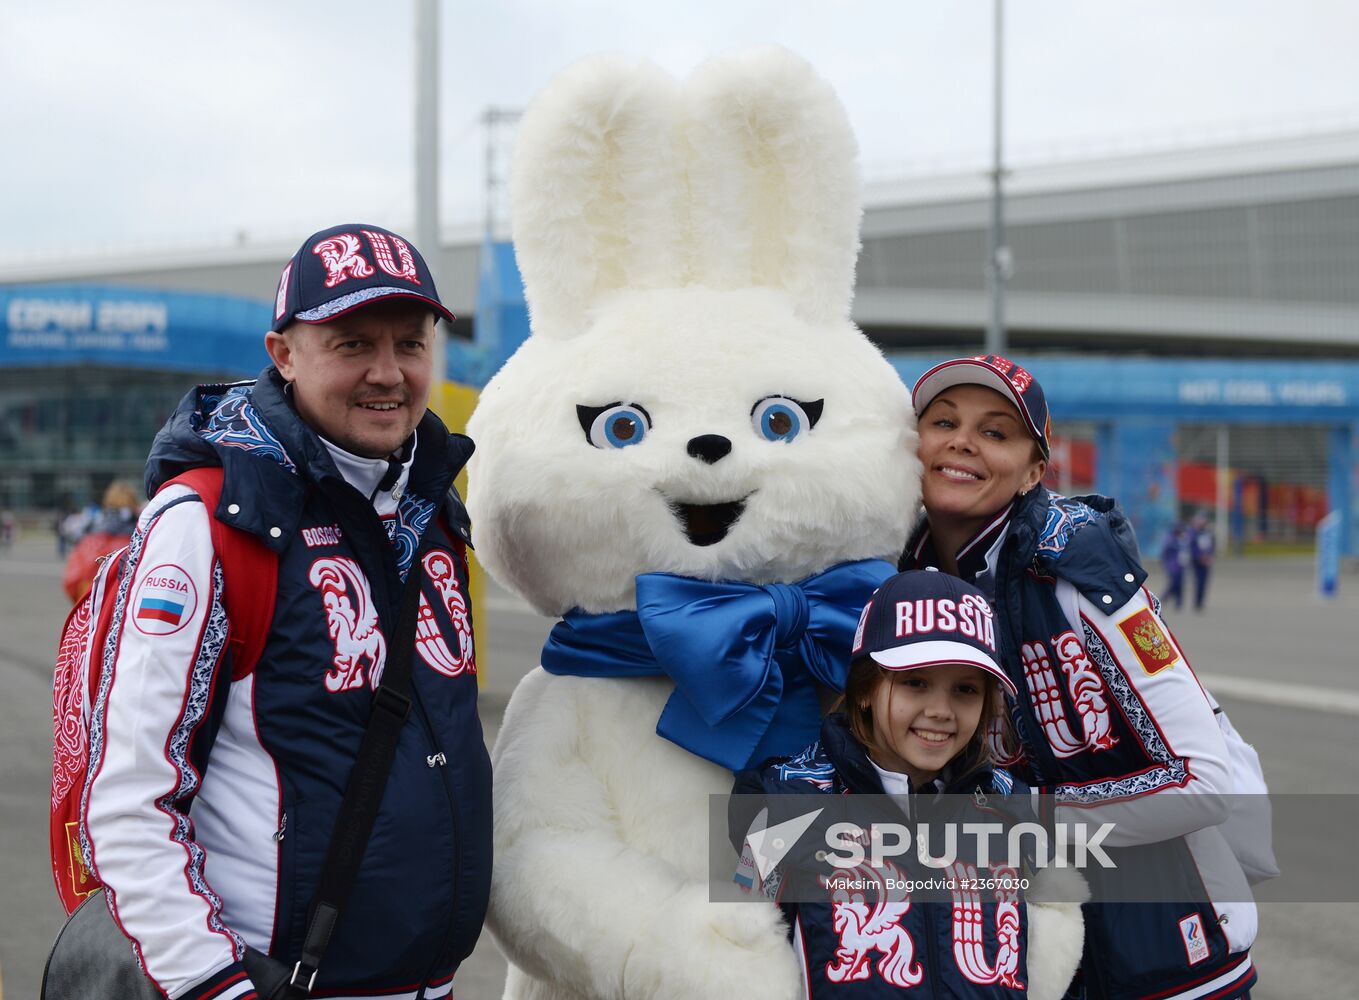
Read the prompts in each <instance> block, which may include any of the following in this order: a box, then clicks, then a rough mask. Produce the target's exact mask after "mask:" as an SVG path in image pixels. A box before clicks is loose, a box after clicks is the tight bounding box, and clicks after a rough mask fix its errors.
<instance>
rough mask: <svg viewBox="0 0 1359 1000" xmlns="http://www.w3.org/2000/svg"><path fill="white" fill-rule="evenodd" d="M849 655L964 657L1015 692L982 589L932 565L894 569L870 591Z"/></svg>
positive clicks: (882, 659)
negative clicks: (998, 652) (1001, 660)
mask: <svg viewBox="0 0 1359 1000" xmlns="http://www.w3.org/2000/svg"><path fill="white" fill-rule="evenodd" d="M851 655H852V657H853V658H854V659H858V658H859V657H861V656H867V657H869V658H870V659H872V660H873V662H875V663H877V664H878V665H879V666H882V667H886V668H887V669H888V670H914V669H915V668H917V667H933V666H939V665H941V664H945V663H966V664H968V665H970V666H974V667H980V668H981V669H982V670H984V671H986V672H987V673H988V674H990V675H991V676H992V677H994V678H995V679H996V680H998V681H999V682H1000V683H1001V684H1002V685H1004V687H1005V690H1006V691H1008V692H1009V693H1010V694H1011V695H1014V694H1017V693H1018V692H1017V690H1016V688H1015V685H1014V682H1013V681H1011V680H1010V678H1009V677H1007V676H1006V674H1005V671H1004V670H1003V669H1002V668H1001V666H1000V663H999V661H998V659H997V656H996V624H995V612H993V611H992V610H991V604H990V602H988V601H987V600H986V595H985V594H983V593H982V592H981V591H980V590H978V589H977V588H976V587H974V586H972V585H971V584H970V583H964V582H963V581H962V580H959V579H958V578H957V577H956V576H949V575H948V574H947V573H940V572H937V571H935V570H923V569H913V570H909V571H907V572H905V573H898V574H897V575H896V576H894V577H890V578H889V579H887V580H886V581H884V582H883V584H882V586H880V587H879V588H878V589H877V590H876V591H874V592H873V596H872V598H870V599H869V602H868V604H866V605H865V606H864V610H863V613H862V614H861V615H860V616H859V627H858V629H857V630H856V631H855V633H854V648H853V649H852V650H851Z"/></svg>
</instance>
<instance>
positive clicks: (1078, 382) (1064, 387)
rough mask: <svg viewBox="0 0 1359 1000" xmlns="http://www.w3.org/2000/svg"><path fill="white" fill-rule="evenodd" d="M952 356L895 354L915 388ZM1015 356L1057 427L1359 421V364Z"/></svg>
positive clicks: (896, 363)
mask: <svg viewBox="0 0 1359 1000" xmlns="http://www.w3.org/2000/svg"><path fill="white" fill-rule="evenodd" d="M948 357H949V355H930V356H921V355H907V354H890V355H888V359H889V360H890V361H891V362H892V364H893V365H894V366H895V367H896V369H897V371H898V372H899V373H900V374H901V377H902V379H903V380H905V382H906V384H907V385H914V384H915V380H916V379H917V378H919V377H920V376H921V375H923V374H924V373H925V372H926V371H927V370H928V369H930V368H931V367H933V366H934V365H936V364H938V363H939V362H940V361H945V360H947V359H948ZM1010 357H1011V358H1012V359H1013V360H1014V361H1016V362H1017V363H1019V364H1021V365H1023V366H1024V367H1025V368H1027V369H1029V371H1031V372H1033V374H1034V376H1035V377H1036V378H1037V379H1038V381H1039V382H1041V383H1042V384H1043V392H1044V394H1045V395H1046V396H1047V400H1048V406H1049V407H1050V408H1051V410H1052V416H1053V419H1055V420H1096V421H1097V420H1107V419H1111V418H1113V417H1124V416H1144V417H1157V418H1161V419H1169V420H1174V421H1176V422H1179V423H1216V422H1219V421H1228V422H1241V423H1272V422H1275V421H1288V422H1291V423H1326V424H1331V423H1342V422H1349V421H1353V420H1355V419H1356V418H1359V361H1338V360H1336V361H1230V360H1190V359H1184V358H1164V359H1157V358H1109V357H1079V356H1072V355H1065V356H1043V355H1039V356H1031V355H1025V354H1024V353H1022V352H1015V353H1013V354H1011V355H1010Z"/></svg>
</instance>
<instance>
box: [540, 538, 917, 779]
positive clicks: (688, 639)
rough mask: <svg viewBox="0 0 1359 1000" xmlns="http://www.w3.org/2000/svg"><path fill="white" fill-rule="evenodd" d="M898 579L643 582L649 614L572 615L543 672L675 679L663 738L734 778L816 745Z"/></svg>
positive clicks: (882, 567)
mask: <svg viewBox="0 0 1359 1000" xmlns="http://www.w3.org/2000/svg"><path fill="white" fill-rule="evenodd" d="M895 572H896V569H895V567H893V566H892V565H891V564H890V563H888V562H884V561H883V560H881V559H864V560H860V561H858V562H850V563H841V564H840V565H838V566H832V567H831V568H830V569H828V570H825V571H824V572H821V573H817V574H815V575H814V576H809V577H807V578H806V579H805V580H800V581H798V582H797V583H794V584H780V583H771V584H765V585H763V586H761V585H759V584H752V583H739V582H730V581H722V582H717V583H712V582H709V581H706V580H695V579H692V578H690V577H684V576H675V575H673V574H670V573H644V574H642V575H641V576H639V577H637V610H636V611H614V612H609V613H606V614H586V613H585V612H583V611H571V612H568V613H567V615H566V616H565V617H564V618H563V619H562V620H561V621H559V622H558V623H557V624H556V626H554V627H553V629H552V632H551V634H550V635H549V636H548V639H547V644H546V645H545V646H544V647H543V660H542V663H543V669H544V670H546V671H547V672H548V673H552V674H570V675H574V676H578V677H653V676H660V675H663V674H664V675H668V676H669V677H671V678H673V679H674V681H675V693H674V694H672V695H671V696H670V700H669V701H667V702H666V705H665V710H664V711H663V712H662V713H661V717H660V720H659V721H658V722H657V723H656V732H657V733H659V734H660V735H661V736H663V737H665V738H666V739H668V740H670V741H671V742H673V743H677V744H679V745H680V746H682V747H684V748H685V749H686V750H689V751H691V752H693V753H696V754H698V755H699V756H700V757H705V758H707V759H708V760H711V761H713V762H714V763H717V764H721V765H722V766H723V767H726V768H729V769H731V770H733V771H735V770H740V769H742V768H745V767H749V766H752V765H753V764H757V763H759V762H760V761H761V760H764V759H765V758H766V757H772V756H775V755H786V754H793V753H797V752H798V751H799V750H802V749H803V748H804V747H806V746H808V745H809V744H811V743H812V742H813V741H815V739H816V737H817V733H818V732H819V729H820V721H821V707H820V704H819V701H818V696H817V683H818V682H819V683H820V684H824V685H826V686H827V687H830V688H832V689H834V690H836V691H842V690H844V686H845V675H846V673H847V672H848V669H849V651H850V644H851V642H852V640H853V637H854V630H855V628H856V627H857V625H858V622H859V612H860V611H861V610H862V608H863V606H864V605H865V604H866V603H867V602H868V598H869V597H870V596H872V594H873V591H874V590H876V589H877V587H878V585H879V584H881V583H882V582H883V581H884V580H886V579H887V578H888V577H889V576H891V575H893V574H894V573H895Z"/></svg>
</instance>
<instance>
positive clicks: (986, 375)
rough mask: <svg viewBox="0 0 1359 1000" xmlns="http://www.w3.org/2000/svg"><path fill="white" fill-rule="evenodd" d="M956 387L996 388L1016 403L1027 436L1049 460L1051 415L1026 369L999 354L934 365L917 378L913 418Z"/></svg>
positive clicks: (980, 355)
mask: <svg viewBox="0 0 1359 1000" xmlns="http://www.w3.org/2000/svg"><path fill="white" fill-rule="evenodd" d="M955 385H984V386H986V387H987V388H988V389H995V390H996V392H998V393H1000V394H1001V395H1002V396H1004V397H1005V398H1007V399H1009V400H1010V401H1011V402H1012V403H1014V404H1015V409H1017V410H1018V411H1019V416H1020V418H1021V419H1022V420H1023V421H1024V425H1025V426H1026V427H1027V428H1028V429H1029V434H1030V435H1032V436H1033V439H1034V440H1035V441H1037V442H1038V448H1039V450H1040V451H1042V453H1043V457H1044V458H1047V457H1048V437H1049V435H1050V434H1051V433H1052V415H1051V414H1050V413H1048V400H1047V397H1046V396H1044V395H1043V387H1042V386H1041V385H1039V384H1038V379H1036V378H1034V377H1033V375H1032V374H1030V373H1029V372H1028V371H1026V370H1025V369H1023V368H1021V367H1019V365H1017V364H1015V363H1014V362H1013V361H1010V360H1009V359H1008V358H1002V357H1001V356H1000V355H999V354H979V355H977V356H976V357H973V358H954V359H953V360H952V361H945V362H944V363H943V364H942V365H935V366H934V367H933V368H931V369H930V370H929V371H927V372H926V373H925V374H924V375H921V376H920V379H919V381H917V382H916V384H915V388H914V389H912V390H911V401H912V403H914V404H915V415H916V416H917V417H918V416H920V415H921V414H922V413H924V412H925V408H926V407H927V406H929V405H930V403H931V401H933V399H934V397H935V396H937V395H939V394H940V393H941V392H943V391H944V390H945V389H950V388H952V387H953V386H955Z"/></svg>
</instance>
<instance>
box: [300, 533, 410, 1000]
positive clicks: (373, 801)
mask: <svg viewBox="0 0 1359 1000" xmlns="http://www.w3.org/2000/svg"><path fill="white" fill-rule="evenodd" d="M431 527H432V526H431ZM430 534H432V532H426V534H425V538H422V539H421V544H420V545H419V546H418V547H417V548H416V552H415V556H414V557H413V558H412V560H411V568H410V575H409V576H408V577H407V578H406V586H405V589H404V591H403V593H402V595H401V611H400V614H399V616H398V618H397V624H396V632H395V633H394V634H393V636H392V639H391V642H389V643H388V645H387V662H386V665H385V666H384V667H383V671H382V679H381V680H380V681H379V682H378V687H377V690H376V691H375V692H374V693H373V711H372V715H370V716H369V718H368V728H367V729H365V730H364V732H363V742H362V743H360V744H359V753H358V756H357V757H356V758H355V760H354V770H353V771H352V772H351V773H350V775H349V784H348V785H347V786H346V787H345V791H344V798H343V799H342V800H341V802H340V814H339V816H338V817H336V820H335V829H334V831H333V832H332V833H331V835H330V845H329V846H328V847H327V848H326V857H325V861H324V862H323V863H322V865H321V875H320V877H319V878H318V879H317V882H316V893H315V895H314V896H313V897H312V901H311V912H310V916H309V917H308V919H307V933H306V935H305V937H304V938H303V940H302V957H301V959H299V960H298V962H297V964H296V965H295V966H293V972H292V976H291V977H290V979H289V985H290V986H291V987H292V989H293V990H298V991H301V992H302V994H303V995H310V993H311V989H312V985H313V984H314V983H315V982H316V974H317V971H318V970H319V969H320V967H321V960H322V958H324V957H325V953H326V949H327V948H328V947H329V946H330V939H331V935H332V934H334V932H335V927H336V925H337V924H338V923H339V921H340V914H341V913H343V912H344V908H345V906H346V905H347V904H348V902H349V896H350V893H351V892H352V891H353V888H354V881H355V879H356V878H357V877H358V873H359V866H360V864H362V862H363V853H364V850H365V849H366V848H367V846H368V837H369V835H370V834H371V833H372V832H373V822H374V820H375V819H376V818H377V812H378V806H379V805H381V803H382V793H383V790H384V789H385V788H386V786H387V776H388V775H389V774H390V773H391V770H392V760H393V758H395V756H396V744H397V741H398V740H399V739H400V738H401V730H402V727H403V726H404V725H405V723H406V718H407V717H408V716H409V715H410V710H411V697H410V687H411V660H412V658H413V656H414V653H415V623H416V619H417V618H418V615H419V609H420V576H421V574H420V560H419V556H420V552H421V551H422V550H423V549H424V542H425V540H426V539H427V538H428V537H429V535H430Z"/></svg>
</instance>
